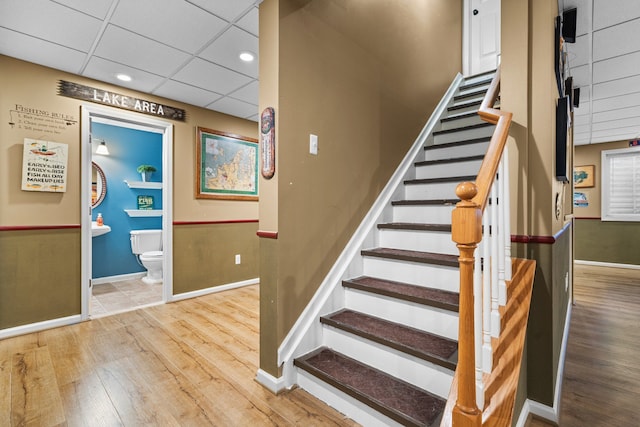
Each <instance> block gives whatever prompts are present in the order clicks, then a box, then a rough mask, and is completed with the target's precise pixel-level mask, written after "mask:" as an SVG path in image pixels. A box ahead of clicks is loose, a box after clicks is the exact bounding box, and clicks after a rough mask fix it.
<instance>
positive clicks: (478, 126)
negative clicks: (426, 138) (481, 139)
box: [433, 123, 495, 136]
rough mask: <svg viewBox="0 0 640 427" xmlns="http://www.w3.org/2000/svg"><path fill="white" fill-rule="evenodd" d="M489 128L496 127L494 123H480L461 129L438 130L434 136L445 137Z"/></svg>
mask: <svg viewBox="0 0 640 427" xmlns="http://www.w3.org/2000/svg"><path fill="white" fill-rule="evenodd" d="M489 126H495V125H494V124H493V123H478V124H475V125H469V126H461V127H457V128H453V129H444V130H437V131H435V132H433V136H438V135H445V134H447V133H455V132H463V131H466V130H476V129H482V128H486V127H489Z"/></svg>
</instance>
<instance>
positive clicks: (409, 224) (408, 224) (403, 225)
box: [378, 222, 451, 233]
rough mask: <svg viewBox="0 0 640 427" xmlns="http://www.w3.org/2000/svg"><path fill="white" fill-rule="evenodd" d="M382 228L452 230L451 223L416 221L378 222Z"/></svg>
mask: <svg viewBox="0 0 640 427" xmlns="http://www.w3.org/2000/svg"><path fill="white" fill-rule="evenodd" d="M378 229H381V230H383V229H384V230H413V231H443V232H449V233H450V232H451V224H422V223H414V222H388V223H385V224H378Z"/></svg>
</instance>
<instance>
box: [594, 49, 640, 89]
mask: <svg viewBox="0 0 640 427" xmlns="http://www.w3.org/2000/svg"><path fill="white" fill-rule="evenodd" d="M638 48H640V46H638ZM638 66H640V50H639V51H637V52H633V53H630V54H628V55H623V56H616V57H615V58H610V59H606V60H604V61H599V62H594V63H593V82H594V83H602V82H607V81H610V80H616V79H621V78H625V77H629V76H632V75H635V74H640V69H638Z"/></svg>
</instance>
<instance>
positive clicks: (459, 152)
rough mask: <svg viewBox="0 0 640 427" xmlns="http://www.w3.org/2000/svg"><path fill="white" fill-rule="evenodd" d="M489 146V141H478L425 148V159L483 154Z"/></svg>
mask: <svg viewBox="0 0 640 427" xmlns="http://www.w3.org/2000/svg"><path fill="white" fill-rule="evenodd" d="M488 147H489V141H488V140H487V141H486V142H479V143H477V144H463V145H458V146H453V147H443V148H437V149H431V150H425V152H424V159H425V160H442V159H451V158H454V157H468V156H476V155H480V154H485V153H486V152H487V148H488Z"/></svg>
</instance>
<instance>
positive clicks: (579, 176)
mask: <svg viewBox="0 0 640 427" xmlns="http://www.w3.org/2000/svg"><path fill="white" fill-rule="evenodd" d="M595 169H596V167H595V166H594V165H588V166H575V167H574V168H573V186H574V187H575V188H589V187H595V186H596V182H595Z"/></svg>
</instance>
